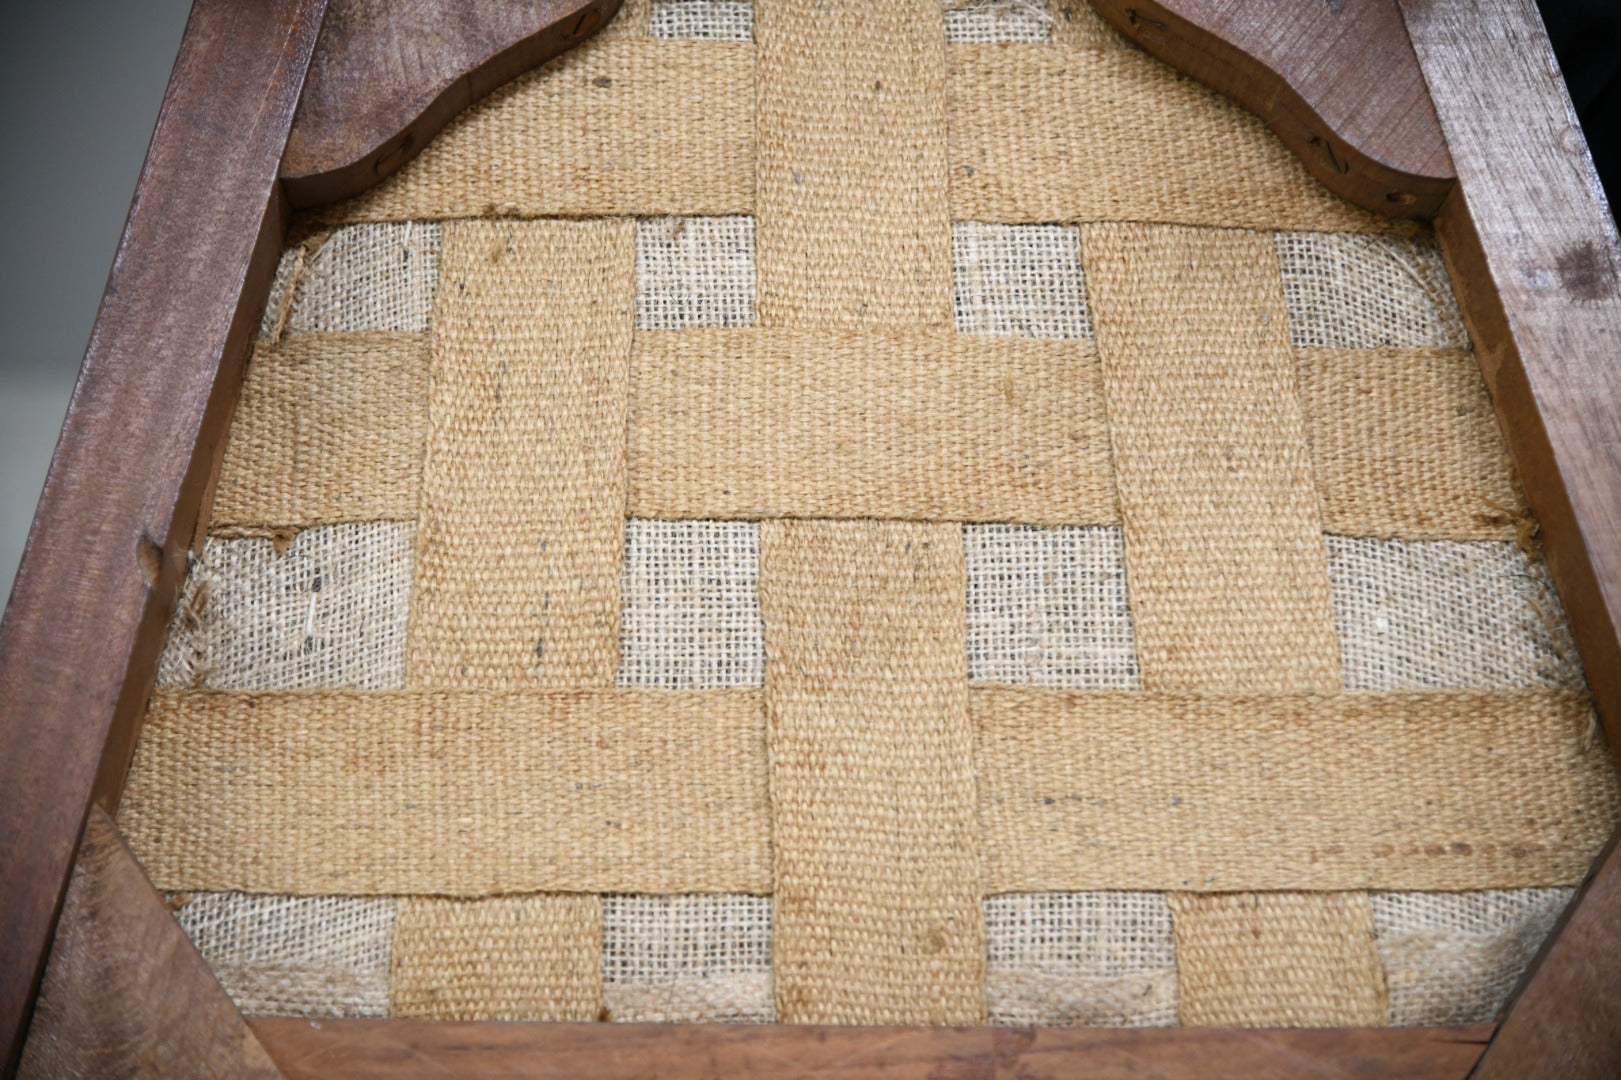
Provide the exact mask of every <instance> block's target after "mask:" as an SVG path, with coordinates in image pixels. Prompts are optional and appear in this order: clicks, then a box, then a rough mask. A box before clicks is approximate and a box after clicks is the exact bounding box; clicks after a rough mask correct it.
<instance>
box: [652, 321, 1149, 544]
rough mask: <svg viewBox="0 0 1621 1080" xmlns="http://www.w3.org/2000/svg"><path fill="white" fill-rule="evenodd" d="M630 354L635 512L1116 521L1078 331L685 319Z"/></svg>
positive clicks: (1103, 440)
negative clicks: (696, 323) (687, 323)
mask: <svg viewBox="0 0 1621 1080" xmlns="http://www.w3.org/2000/svg"><path fill="white" fill-rule="evenodd" d="M633 366H634V371H633V374H632V387H633V389H632V401H631V410H630V435H629V441H630V447H629V459H630V460H629V469H630V492H629V500H630V503H629V512H630V513H631V514H632V515H634V516H637V517H645V518H666V519H677V518H715V519H721V520H739V519H759V518H778V517H794V518H894V519H907V520H914V521H915V520H918V519H927V520H943V521H1014V522H1023V523H1027V524H1036V525H1045V524H1054V525H1056V524H1100V525H1102V524H1111V523H1113V522H1114V521H1116V520H1117V515H1116V511H1115V492H1114V477H1113V470H1112V469H1111V467H1110V461H1109V433H1108V425H1107V421H1106V419H1105V416H1104V408H1103V394H1102V387H1101V380H1100V377H1099V371H1098V363H1097V356H1096V352H1095V350H1094V349H1093V348H1092V344H1091V343H1090V342H1085V341H1031V340H1027V339H1023V338H989V337H975V336H970V335H965V334H956V333H953V332H951V331H950V330H943V331H928V330H916V329H911V330H906V329H901V330H874V331H862V332H850V331H837V330H814V329H798V330H771V329H753V330H690V331H683V332H681V333H668V334H652V333H648V334H637V335H636V341H635V349H634V357H633ZM742 373H747V377H743V374H742Z"/></svg>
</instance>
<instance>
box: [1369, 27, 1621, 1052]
mask: <svg viewBox="0 0 1621 1080" xmlns="http://www.w3.org/2000/svg"><path fill="white" fill-rule="evenodd" d="M1401 3H1402V9H1403V13H1404V15H1405V17H1406V20H1407V26H1408V29H1409V31H1410V32H1411V35H1412V41H1413V45H1414V48H1415V50H1416V51H1417V55H1418V58H1419V63H1420V64H1421V65H1422V67H1423V70H1424V75H1425V78H1426V80H1427V81H1428V83H1429V87H1430V92H1431V94H1432V96H1433V98H1434V100H1435V104H1436V109H1437V111H1438V113H1439V115H1440V119H1441V124H1442V127H1443V128H1444V129H1445V131H1446V136H1447V140H1448V142H1449V143H1450V144H1451V147H1452V154H1453V158H1454V160H1455V162H1456V163H1457V171H1458V180H1459V185H1460V188H1459V191H1458V192H1457V193H1455V194H1454V195H1453V196H1451V197H1449V198H1448V200H1447V202H1446V205H1445V206H1444V207H1443V209H1442V212H1441V215H1440V217H1439V218H1438V220H1437V222H1436V227H1437V231H1438V233H1439V235H1440V239H1441V244H1442V249H1443V251H1444V252H1445V254H1446V256H1447V259H1448V262H1449V263H1450V265H1451V268H1452V272H1453V280H1454V282H1455V283H1456V284H1457V286H1458V288H1459V299H1460V302H1461V304H1462V307H1463V312H1464V317H1465V319H1466V321H1467V322H1468V324H1469V329H1470V334H1471V336H1472V337H1473V338H1474V342H1475V349H1476V352H1477V354H1478V355H1479V357H1480V360H1481V366H1482V369H1483V370H1484V372H1485V374H1486V380H1487V384H1488V385H1489V386H1490V388H1491V391H1492V397H1493V400H1494V402H1495V403H1496V406H1497V411H1498V415H1499V416H1500V418H1501V419H1502V422H1503V427H1504V431H1505V433H1506V434H1507V436H1508V440H1509V444H1510V447H1511V448H1512V450H1513V452H1514V457H1515V460H1516V463H1517V464H1518V465H1519V469H1520V475H1521V478H1522V480H1523V482H1524V485H1525V489H1526V493H1527V496H1528V498H1529V500H1530V503H1531V507H1532V510H1533V512H1534V513H1535V515H1536V517H1537V519H1538V521H1539V522H1540V523H1541V526H1542V539H1543V543H1544V546H1545V547H1546V549H1547V554H1548V562H1549V565H1550V567H1551V568H1552V570H1553V574H1554V579H1555V582H1556V584H1557V585H1558V587H1559V592H1560V594H1561V596H1562V597H1563V598H1564V600H1565V605H1566V607H1567V609H1568V611H1569V615H1570V623H1571V629H1572V631H1573V633H1574V635H1575V638H1576V644H1577V647H1578V648H1579V649H1580V651H1581V654H1582V660H1583V662H1584V663H1585V665H1586V668H1587V675H1588V680H1589V682H1590V684H1591V686H1592V690H1593V696H1594V699H1595V702H1596V704H1597V707H1598V712H1599V715H1600V717H1601V718H1602V719H1603V720H1604V722H1605V725H1606V727H1607V728H1608V730H1609V735H1610V745H1611V749H1612V750H1613V751H1614V752H1615V754H1616V756H1617V758H1618V759H1621V364H1618V363H1617V358H1618V357H1621V241H1618V238H1617V233H1616V228H1615V222H1614V219H1613V218H1612V217H1611V216H1610V214H1609V213H1608V209H1607V207H1606V205H1605V201H1604V195H1603V192H1602V189H1601V188H1600V187H1599V184H1598V180H1597V176H1596V175H1595V173H1594V170H1593V165H1592V161H1591V159H1590V158H1589V157H1588V154H1587V147H1586V144H1585V142H1584V141H1583V139H1582V136H1581V130H1580V128H1579V127H1578V126H1577V122H1576V116H1575V112H1574V110H1573V109H1572V108H1571V103H1570V98H1569V96H1568V95H1567V93H1566V91H1565V88H1564V85H1563V84H1562V82H1561V80H1560V77H1559V67H1558V64H1557V62H1556V61H1555V60H1554V56H1553V51H1552V49H1551V48H1550V46H1549V44H1548V39H1547V36H1546V34H1545V33H1544V32H1543V28H1542V23H1541V19H1540V17H1539V16H1538V14H1537V9H1536V7H1535V6H1534V5H1533V3H1532V0H1401ZM1614 845H1615V842H1614V841H1613V840H1612V842H1611V847H1610V848H1609V850H1608V851H1607V852H1606V853H1605V854H1604V855H1603V856H1601V858H1600V861H1599V863H1598V865H1597V868H1596V872H1595V875H1594V876H1593V877H1592V878H1591V880H1590V881H1589V882H1588V884H1587V885H1586V886H1584V887H1583V889H1582V890H1581V891H1580V893H1579V894H1578V895H1577V898H1576V900H1575V901H1574V902H1573V904H1572V905H1571V907H1570V908H1569V909H1568V911H1567V913H1566V921H1565V923H1564V925H1563V927H1562V928H1561V929H1559V930H1557V931H1556V932H1555V935H1554V936H1553V937H1552V938H1550V939H1549V942H1548V944H1547V945H1546V946H1545V947H1544V950H1543V952H1542V954H1541V956H1540V957H1539V958H1538V959H1537V960H1536V961H1535V962H1534V963H1533V965H1532V967H1531V969H1530V971H1529V972H1528V974H1527V976H1526V978H1525V980H1524V981H1523V982H1522V984H1521V987H1520V990H1519V992H1518V994H1517V995H1516V996H1515V998H1514V1000H1513V1002H1512V1003H1511V1005H1510V1007H1509V1010H1508V1012H1507V1014H1506V1015H1505V1018H1504V1020H1503V1024H1502V1027H1501V1028H1500V1030H1499V1032H1498V1035H1497V1037H1496V1039H1495V1040H1494V1042H1493V1044H1492V1047H1491V1049H1490V1050H1489V1051H1488V1052H1487V1055H1486V1057H1485V1059H1484V1060H1483V1061H1482V1062H1481V1066H1480V1069H1479V1070H1478V1073H1477V1075H1479V1076H1482V1077H1505V1078H1506V1077H1514V1078H1519V1077H1538V1076H1549V1077H1554V1076H1557V1077H1595V1078H1597V1077H1605V1078H1609V1077H1614V1076H1618V1075H1621V859H1618V857H1617V853H1616V850H1615V846H1614Z"/></svg>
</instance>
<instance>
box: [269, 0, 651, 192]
mask: <svg viewBox="0 0 1621 1080" xmlns="http://www.w3.org/2000/svg"><path fill="white" fill-rule="evenodd" d="M620 2H621V0H508V2H494V3H490V2H486V3H460V4H444V3H441V2H439V0H331V3H330V4H329V5H328V7H327V14H326V22H325V23H324V24H323V25H322V27H321V38H320V41H319V42H318V43H317V45H316V47H315V57H314V59H313V60H312V61H311V63H310V71H309V81H308V82H307V84H306V85H305V88H304V97H303V100H302V101H301V102H300V103H299V106H298V114H297V116H296V117H295V119H294V121H293V129H292V132H291V134H290V136H289V137H288V140H287V155H286V157H285V158H283V160H282V167H281V175H282V180H283V182H284V184H285V186H286V191H287V197H288V198H289V199H290V200H291V201H292V203H293V205H295V206H313V205H316V204H319V203H325V202H333V201H336V200H338V199H343V198H348V197H349V196H351V195H358V194H359V193H360V192H362V191H364V190H365V189H366V188H369V187H371V186H372V185H373V184H375V183H377V182H378V181H379V180H381V179H383V177H385V176H387V175H389V174H390V173H392V172H394V171H395V170H396V169H398V168H399V167H400V166H401V165H404V164H405V163H406V162H407V161H410V160H411V159H412V158H413V157H415V156H416V155H417V154H418V153H420V152H421V150H422V148H423V147H424V146H426V145H427V143H428V141H429V140H430V139H432V138H433V136H434V135H435V134H437V133H438V132H439V130H440V129H441V128H443V127H444V126H445V124H446V123H448V122H449V121H450V119H451V118H452V117H453V116H455V115H456V114H457V113H459V112H461V111H462V110H463V109H465V108H467V107H468V106H469V105H471V104H472V103H473V102H475V101H477V100H478V99H479V98H481V97H483V96H484V95H486V94H488V93H489V92H490V91H492V90H494V89H495V88H496V87H498V86H500V85H501V84H502V83H505V82H507V81H509V80H511V79H513V78H515V77H516V76H518V75H520V74H522V73H523V72H525V71H528V70H529V69H530V68H533V67H536V66H538V65H540V64H542V63H544V62H546V61H547V60H550V59H551V58H552V57H554V56H556V55H557V54H559V53H561V52H563V51H564V50H566V49H568V48H570V47H571V46H573V45H575V44H577V43H579V42H580V41H583V40H584V39H585V38H587V37H589V36H590V35H591V34H593V33H595V32H596V31H597V30H598V29H600V28H601V27H602V26H603V25H604V24H606V23H607V22H608V20H609V19H611V18H613V16H614V13H615V12H616V11H618V10H619V5H620Z"/></svg>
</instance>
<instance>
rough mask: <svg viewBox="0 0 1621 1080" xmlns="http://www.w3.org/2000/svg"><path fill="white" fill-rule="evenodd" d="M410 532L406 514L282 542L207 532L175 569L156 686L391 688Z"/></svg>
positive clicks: (402, 621) (405, 598) (401, 653)
mask: <svg viewBox="0 0 1621 1080" xmlns="http://www.w3.org/2000/svg"><path fill="white" fill-rule="evenodd" d="M413 532H415V527H414V526H413V525H412V524H411V523H410V522H388V521H379V522H372V523H370V524H354V525H327V526H322V527H319V528H314V529H306V530H304V531H303V532H300V533H299V534H298V535H296V536H295V537H293V538H292V540H291V541H290V542H289V543H287V544H286V545H285V547H284V548H282V545H281V543H280V542H279V541H276V540H271V539H264V538H251V537H250V538H242V539H234V540H232V539H219V538H215V537H210V538H209V539H208V541H207V542H206V543H205V544H204V546H203V553H202V556H201V557H200V558H197V559H195V560H194V561H193V562H192V565H191V569H190V571H189V572H188V573H187V575H186V583H185V587H184V589H183V590H182V592H181V596H180V602H179V604H178V605H176V608H175V614H174V618H173V619H172V620H171V621H170V623H169V636H168V640H167V641H166V643H165V644H164V648H163V655H162V658H161V659H160V660H159V661H158V678H157V685H158V686H159V687H169V688H178V687H208V688H210V689H216V690H296V689H302V688H306V687H352V688H355V689H361V690H388V689H393V688H396V687H400V686H403V685H404V684H405V633H406V616H407V612H408V611H409V608H410V600H411V537H412V533H413ZM278 548H282V549H281V550H278Z"/></svg>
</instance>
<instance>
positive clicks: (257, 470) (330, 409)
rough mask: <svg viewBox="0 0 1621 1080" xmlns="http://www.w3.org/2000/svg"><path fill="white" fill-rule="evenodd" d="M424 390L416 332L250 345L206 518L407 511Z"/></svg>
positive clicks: (418, 469) (351, 516)
mask: <svg viewBox="0 0 1621 1080" xmlns="http://www.w3.org/2000/svg"><path fill="white" fill-rule="evenodd" d="M427 401H428V339H427V338H426V337H425V336H423V335H421V334H389V333H366V334H316V335H308V336H300V337H294V338H289V339H287V340H286V341H284V342H283V343H282V344H281V345H279V346H276V347H273V348H272V347H268V346H260V347H259V348H258V349H256V350H255V351H254V354H253V361H252V363H250V364H249V365H248V375H247V380H246V382H245V383H244V384H243V387H242V401H241V403H240V404H239V405H238V407H237V409H238V415H237V420H236V422H235V423H234V424H232V425H231V433H230V438H229V440H228V441H227V442H226V444H225V461H224V463H223V464H222V465H221V466H220V477H219V487H218V489H217V494H216V496H215V500H214V512H213V527H215V528H229V527H231V526H269V527H276V526H289V525H296V526H309V525H328V524H335V523H338V522H347V521H357V522H358V521H404V520H409V519H411V518H414V517H416V511H417V493H418V491H419V490H420V489H421V486H422V448H423V444H424V441H425V439H426V437H427V411H428V410H427Z"/></svg>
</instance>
